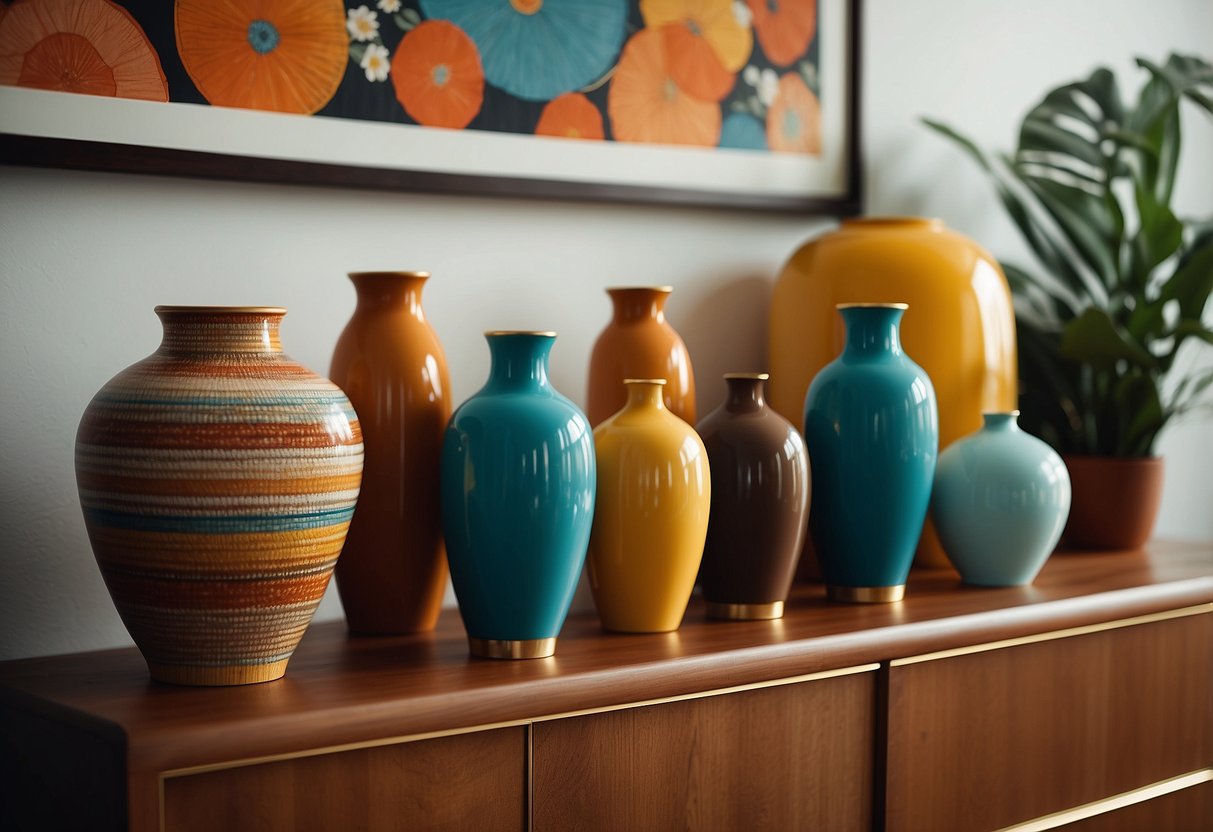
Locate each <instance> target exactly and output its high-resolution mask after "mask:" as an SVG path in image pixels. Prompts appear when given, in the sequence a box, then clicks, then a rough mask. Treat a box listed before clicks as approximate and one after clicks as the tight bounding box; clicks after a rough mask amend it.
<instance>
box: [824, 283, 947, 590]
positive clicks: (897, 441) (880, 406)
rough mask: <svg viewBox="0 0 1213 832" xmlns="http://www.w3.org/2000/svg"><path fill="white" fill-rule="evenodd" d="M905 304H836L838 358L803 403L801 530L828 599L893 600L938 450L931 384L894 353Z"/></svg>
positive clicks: (909, 559) (923, 507) (921, 515)
mask: <svg viewBox="0 0 1213 832" xmlns="http://www.w3.org/2000/svg"><path fill="white" fill-rule="evenodd" d="M905 310H906V305H905V304H903V303H885V304H841V305H839V306H838V311H839V312H841V313H842V319H843V323H844V324H845V325H846V343H845V345H844V347H843V351H842V354H841V355H840V356H838V358H836V359H835V360H834V361H833V362H831V363H830V364H827V365H826V366H825V367H824V368H823V369H822V370H821V372H820V373H818V374H817V376H816V378H814V379H813V383H812V384H811V385H809V392H808V395H807V396H806V397H805V415H804V438H805V444H806V446H807V447H808V451H809V456H810V457H811V458H812V460H813V466H812V477H813V487H812V493H813V509H812V511H811V512H810V513H809V534H810V535H811V536H812V539H813V547H814V549H815V550H816V552H817V557H818V561H819V563H820V565H821V574H822V577H823V578H824V579H825V582H826V587H827V591H828V594H829V597H830V598H831V599H832V600H835V601H858V602H887V601H899V600H901V598H902V597H903V596H904V595H905V583H906V578H907V576H908V575H909V573H910V563H911V562H912V561H913V560H914V549H915V547H916V546H917V545H918V538H919V536H920V535H921V534H922V525H923V521H925V520H926V514H927V506H928V504H929V502H930V497H931V480H932V477H933V476H934V474H935V461H936V456H937V455H938V452H939V411H938V408H937V407H936V404H935V390H934V388H933V387H932V386H931V379H930V378H928V377H927V374H926V373H925V372H924V371H923V369H922V368H921V367H919V366H918V365H917V364H915V363H914V362H913V361H911V360H910V358H909V357H908V356H907V355H906V354H905V353H904V352H902V349H901V338H900V332H899V327H900V323H901V316H902V314H903V313H904V312H905Z"/></svg>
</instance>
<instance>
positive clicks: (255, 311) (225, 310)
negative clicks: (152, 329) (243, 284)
mask: <svg viewBox="0 0 1213 832" xmlns="http://www.w3.org/2000/svg"><path fill="white" fill-rule="evenodd" d="M152 311H153V312H155V313H156V314H157V315H279V316H280V315H285V314H286V307H285V306H188V305H174V304H163V303H162V304H159V305H157V306H156V307H155V308H154V309H153V310H152Z"/></svg>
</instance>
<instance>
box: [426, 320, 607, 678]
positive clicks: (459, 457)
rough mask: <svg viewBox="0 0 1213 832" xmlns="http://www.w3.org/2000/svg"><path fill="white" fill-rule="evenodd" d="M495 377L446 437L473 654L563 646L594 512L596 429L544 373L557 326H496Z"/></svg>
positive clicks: (445, 485)
mask: <svg viewBox="0 0 1213 832" xmlns="http://www.w3.org/2000/svg"><path fill="white" fill-rule="evenodd" d="M486 337H487V338H488V342H489V351H490V353H491V356H492V366H491V369H490V370H489V379H488V382H487V383H486V384H485V385H484V387H482V388H481V389H480V391H479V392H477V393H476V394H475V395H474V396H472V397H471V398H470V399H468V400H467V401H466V402H464V403H463V404H462V405H460V406H459V408H458V409H457V410H456V411H455V413H454V414H453V415H452V416H451V420H450V423H449V424H448V426H447V429H446V434H445V436H444V438H443V443H442V527H443V532H444V534H445V536H446V548H447V558H448V560H449V561H450V566H451V582H452V584H454V587H455V596H456V597H457V598H458V600H459V612H460V614H461V615H462V616H463V623H464V626H465V627H466V628H467V633H468V642H469V646H470V648H471V652H472V653H473V655H479V656H487V657H490V658H541V657H543V656H550V655H552V653H553V652H554V651H555V649H556V635H557V633H559V632H560V628H561V626H562V625H563V624H564V619H565V616H566V615H568V611H569V605H570V604H571V603H572V601H573V593H574V591H575V590H576V589H577V581H578V579H579V577H580V575H581V568H582V566H583V565H584V563H585V554H586V548H587V546H588V544H589V540H590V525H591V523H592V522H593V519H594V487H595V464H594V436H593V433H592V432H591V430H590V425H589V421H588V420H587V419H586V417H585V414H584V413H582V412H581V410H580V409H578V408H577V406H576V405H574V404H573V403H572V402H571V401H569V400H568V399H567V398H565V397H564V396H563V395H561V394H560V393H559V392H558V391H557V390H556V389H555V388H554V387H552V384H551V382H550V381H549V380H548V355H549V353H550V352H551V350H552V344H553V343H554V341H555V339H556V334H555V333H552V332H490V333H488V334H487V335H486Z"/></svg>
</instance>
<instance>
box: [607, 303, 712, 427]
mask: <svg viewBox="0 0 1213 832" xmlns="http://www.w3.org/2000/svg"><path fill="white" fill-rule="evenodd" d="M606 291H607V294H608V295H610V296H611V302H612V303H613V304H614V306H615V312H614V316H613V317H612V318H611V322H610V323H609V324H608V325H607V327H606V329H604V330H603V331H602V334H601V335H599V336H598V340H597V341H596V342H594V350H593V352H592V353H591V354H590V388H589V398H588V407H587V408H586V413H587V415H588V416H589V417H590V424H591V425H594V426H597V425H600V424H602V423H603V422H604V421H606V420H607V419H608V418H610V417H611V416H613V415H614V414H615V413H617V412H618V411H619V410H621V409H622V408H623V406H624V405H625V404H626V403H627V392H626V388H625V387H624V384H623V381H624V379H628V378H663V379H665V380H666V385H665V394H664V395H665V406H666V409H668V410H669V411H670V412H671V413H673V414H674V415H675V416H677V417H678V418H679V419H682V420H683V421H684V422H686V423H688V424H691V425H693V424H695V373H694V371H693V370H692V369H691V355H690V353H689V352H687V347H686V344H684V343H683V341H682V338H680V337H679V335H678V333H677V332H675V331H674V328H673V327H672V326H670V325H669V323H668V322H667V321H666V319H665V311H664V310H665V302H666V300H667V299H668V298H669V296H670V292H672V291H674V290H673V289H672V288H671V287H669V286H629V287H615V288H611V289H607V290H606Z"/></svg>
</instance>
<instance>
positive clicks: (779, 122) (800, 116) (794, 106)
mask: <svg viewBox="0 0 1213 832" xmlns="http://www.w3.org/2000/svg"><path fill="white" fill-rule="evenodd" d="M767 145H768V146H769V147H770V148H771V150H777V151H780V152H783V153H811V154H813V155H817V154H820V153H821V103H820V102H819V101H818V100H817V96H815V95H813V91H812V90H811V89H809V87H808V85H807V84H806V83H805V82H804V79H803V78H801V77H800V75H799V74H797V73H795V72H789V73H788V74H787V75H784V76H783V77H782V78H780V79H779V93H778V94H777V95H776V96H775V103H774V104H772V105H771V109H769V110H768V111H767Z"/></svg>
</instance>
